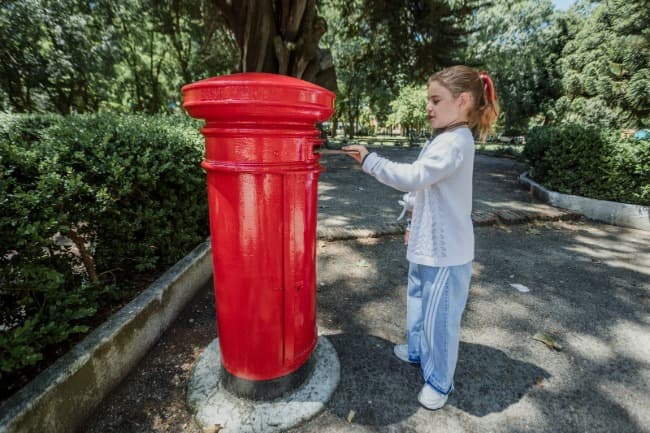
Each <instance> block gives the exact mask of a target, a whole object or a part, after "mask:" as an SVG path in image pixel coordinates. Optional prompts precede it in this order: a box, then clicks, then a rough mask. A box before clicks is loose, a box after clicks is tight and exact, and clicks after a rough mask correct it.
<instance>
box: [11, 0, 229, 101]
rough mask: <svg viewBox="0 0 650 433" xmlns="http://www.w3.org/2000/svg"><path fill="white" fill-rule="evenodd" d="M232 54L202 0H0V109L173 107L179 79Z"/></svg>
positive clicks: (207, 71) (220, 67) (210, 69)
mask: <svg viewBox="0 0 650 433" xmlns="http://www.w3.org/2000/svg"><path fill="white" fill-rule="evenodd" d="M236 55H237V50H236V46H235V43H234V41H233V38H232V36H231V35H230V33H229V32H228V31H227V30H226V28H225V26H224V24H223V18H222V17H221V16H220V15H219V13H218V12H217V9H216V6H215V5H214V4H213V2H210V1H207V0H187V1H183V2H179V1H156V2H150V1H144V0H116V1H110V2H107V1H99V2H87V1H82V0H61V1H50V0H25V1H22V0H21V1H17V0H10V1H6V2H1V4H0V57H1V58H2V59H3V62H2V63H1V64H0V110H2V111H13V112H45V111H46V112H57V113H61V114H70V113H85V112H96V111H100V110H107V109H108V110H111V111H120V112H142V111H144V112H149V113H156V112H163V111H170V110H171V111H173V110H178V109H179V107H178V105H179V104H178V98H179V88H180V86H181V85H183V84H185V83H188V82H192V81H196V80H198V79H201V78H206V77H208V76H210V75H217V74H221V73H224V72H227V71H229V70H230V69H231V68H232V65H233V64H234V63H235V59H236Z"/></svg>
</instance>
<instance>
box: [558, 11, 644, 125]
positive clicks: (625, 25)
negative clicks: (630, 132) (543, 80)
mask: <svg viewBox="0 0 650 433" xmlns="http://www.w3.org/2000/svg"><path fill="white" fill-rule="evenodd" d="M573 14H574V16H573V17H572V21H573V27H574V32H575V37H573V38H572V39H571V40H570V41H569V42H567V44H566V46H565V47H564V50H563V51H562V58H561V60H560V62H559V64H560V70H561V75H562V86H563V90H564V95H563V96H562V97H561V98H559V100H558V101H557V104H556V106H555V116H556V118H557V119H563V120H566V121H574V122H581V123H589V124H594V125H600V126H606V127H616V126H619V127H622V126H626V127H641V126H648V125H650V119H649V117H650V25H649V23H650V3H649V2H648V1H647V0H637V1H623V0H608V1H606V2H601V3H599V4H597V5H596V6H595V7H594V8H593V9H592V8H587V9H584V8H583V9H577V10H576V11H574V12H573Z"/></svg>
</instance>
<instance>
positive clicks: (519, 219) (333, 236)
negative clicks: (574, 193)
mask: <svg viewBox="0 0 650 433" xmlns="http://www.w3.org/2000/svg"><path fill="white" fill-rule="evenodd" d="M580 217H581V215H580V214H579V213H575V212H571V211H566V210H563V209H553V208H551V209H550V210H549V211H548V212H540V211H538V210H520V209H518V210H513V209H500V210H496V211H491V210H474V211H472V222H473V223H474V226H477V227H480V226H489V225H495V224H506V225H513V224H525V223H527V222H531V221H567V220H576V219H579V218H580ZM405 227H406V226H405V225H404V224H399V223H385V224H382V225H380V226H378V227H377V228H364V227H354V226H353V227H318V233H317V237H318V239H319V240H324V241H341V240H348V239H357V238H376V237H380V236H386V235H399V234H402V233H404V228H405Z"/></svg>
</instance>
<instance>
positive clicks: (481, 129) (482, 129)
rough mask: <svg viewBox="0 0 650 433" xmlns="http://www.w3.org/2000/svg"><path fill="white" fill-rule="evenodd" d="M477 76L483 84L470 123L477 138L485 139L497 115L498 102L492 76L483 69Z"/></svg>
mask: <svg viewBox="0 0 650 433" xmlns="http://www.w3.org/2000/svg"><path fill="white" fill-rule="evenodd" d="M478 76H479V79H480V80H481V83H482V84H483V86H482V87H483V92H482V95H480V98H479V99H478V100H477V101H476V113H475V115H474V116H473V119H472V120H473V122H472V123H473V124H474V129H475V130H476V132H477V133H478V136H479V138H480V139H481V140H485V137H487V135H488V134H489V133H490V132H492V130H493V128H494V124H495V123H496V120H497V117H498V116H499V103H498V102H497V93H496V90H495V89H494V83H493V82H492V78H490V76H489V75H488V73H487V72H485V71H481V72H479V74H478Z"/></svg>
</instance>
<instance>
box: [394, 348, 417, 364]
mask: <svg viewBox="0 0 650 433" xmlns="http://www.w3.org/2000/svg"><path fill="white" fill-rule="evenodd" d="M393 352H394V353H395V356H397V357H398V358H399V359H400V360H402V361H404V362H408V363H409V364H419V362H414V361H411V360H410V359H409V346H408V344H396V345H395V347H393Z"/></svg>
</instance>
